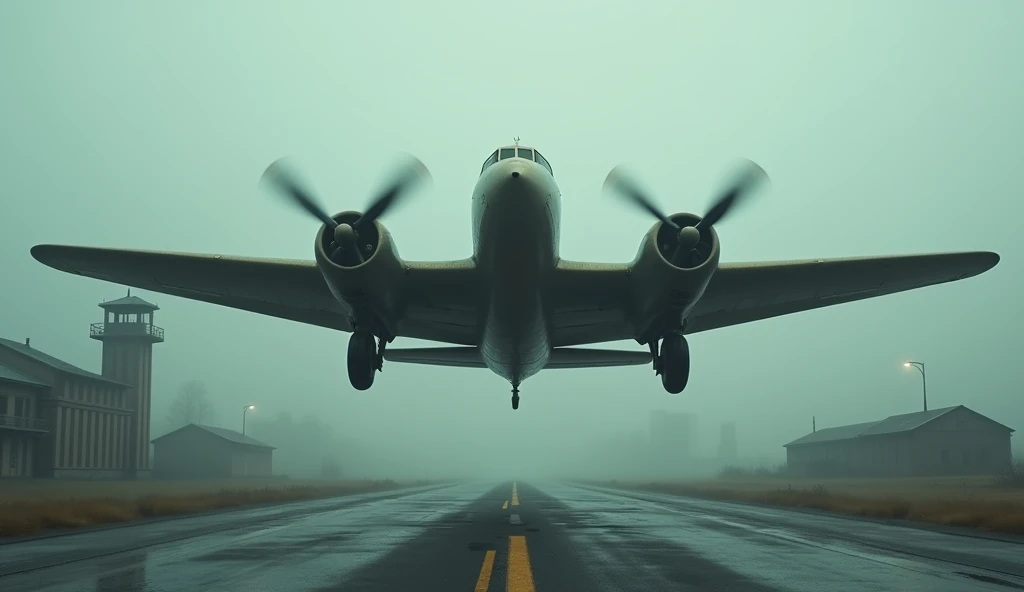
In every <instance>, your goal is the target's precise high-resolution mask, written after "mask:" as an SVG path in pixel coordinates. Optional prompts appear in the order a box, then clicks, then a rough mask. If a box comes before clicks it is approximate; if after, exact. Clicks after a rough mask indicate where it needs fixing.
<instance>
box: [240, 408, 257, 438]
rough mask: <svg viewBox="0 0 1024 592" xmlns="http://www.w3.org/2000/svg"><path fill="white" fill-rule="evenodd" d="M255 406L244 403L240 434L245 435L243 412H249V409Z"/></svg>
mask: <svg viewBox="0 0 1024 592" xmlns="http://www.w3.org/2000/svg"><path fill="white" fill-rule="evenodd" d="M255 408H256V406H255V405H246V406H245V408H244V409H242V435H243V436H244V435H245V414H246V413H249V412H250V411H252V410H253V409H255Z"/></svg>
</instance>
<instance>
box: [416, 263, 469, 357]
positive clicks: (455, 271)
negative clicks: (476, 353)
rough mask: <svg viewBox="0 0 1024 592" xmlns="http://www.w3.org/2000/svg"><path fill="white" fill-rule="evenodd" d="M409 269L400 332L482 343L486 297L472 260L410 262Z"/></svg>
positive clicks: (424, 337) (426, 337)
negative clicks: (481, 329) (480, 337)
mask: <svg viewBox="0 0 1024 592" xmlns="http://www.w3.org/2000/svg"><path fill="white" fill-rule="evenodd" d="M405 270H406V273H405V277H404V279H403V284H402V290H403V295H404V302H405V306H404V307H403V310H402V311H401V317H400V318H399V320H398V333H399V335H401V336H404V337H413V338H417V339H426V340H430V341H441V342H444V343H455V344H459V345H476V344H477V343H479V342H480V340H479V335H480V327H481V325H482V316H481V313H482V311H483V309H482V307H481V306H480V304H481V303H482V302H485V297H484V295H483V294H482V292H481V290H482V288H483V286H482V285H481V282H480V278H479V275H478V274H477V273H476V272H477V269H476V263H475V262H474V261H473V260H472V259H462V260H457V261H437V262H434V261H430V262H427V261H423V262H420V261H416V262H407V263H406V264H405Z"/></svg>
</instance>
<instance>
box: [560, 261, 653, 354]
mask: <svg viewBox="0 0 1024 592" xmlns="http://www.w3.org/2000/svg"><path fill="white" fill-rule="evenodd" d="M628 282H629V265H628V264H615V263H580V262H575V261H565V260H562V261H559V262H558V266H557V267H556V268H555V270H554V273H553V274H552V282H551V298H552V304H551V323H552V336H551V339H552V343H553V344H554V345H555V346H567V345H581V344H587V343H603V342H607V341H619V340H624V339H632V338H633V327H632V325H631V324H630V322H629V319H628V317H627V311H628V310H629V306H630V304H629V284H628Z"/></svg>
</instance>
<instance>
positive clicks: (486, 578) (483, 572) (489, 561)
mask: <svg viewBox="0 0 1024 592" xmlns="http://www.w3.org/2000/svg"><path fill="white" fill-rule="evenodd" d="M493 569H494V551H488V552H487V554H486V555H484V564H483V565H482V566H481V567H480V577H478V578H477V579H476V588H473V592H487V587H488V586H490V585H491V570H493Z"/></svg>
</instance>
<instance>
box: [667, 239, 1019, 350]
mask: <svg viewBox="0 0 1024 592" xmlns="http://www.w3.org/2000/svg"><path fill="white" fill-rule="evenodd" d="M998 262H999V255H997V254H995V253H989V252H969V253H941V254H933V255H903V256H893V257H860V258H850V259H813V260H806V261H786V262H777V263H730V264H722V265H721V266H720V267H719V268H718V270H717V271H716V272H715V275H714V276H712V278H711V282H710V283H709V284H708V287H707V289H706V290H705V292H704V296H703V297H702V298H701V299H700V301H698V302H697V305H696V306H695V307H694V309H693V310H692V311H691V313H690V316H689V320H688V321H687V327H686V332H687V333H697V332H700V331H708V330H710V329H717V328H720V327H728V326H730V325H739V324H742V323H749V322H752V321H758V320H761V319H768V318H772V317H777V316H781V315H787V314H792V313H795V312H800V311H805V310H812V309H815V308H822V307H825V306H833V305H836V304H842V303H845V302H853V301H855V300H864V299H867V298H875V297H878V296H884V295H887V294H894V293H896V292H903V291H906V290H913V289H916V288H923V287H925V286H931V285H934V284H941V283H945V282H953V281H957V280H962V279H965V278H969V277H972V276H975V275H978V274H980V273H983V272H985V271H987V270H989V269H991V268H992V267H994V266H995V265H996V264H997V263H998Z"/></svg>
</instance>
